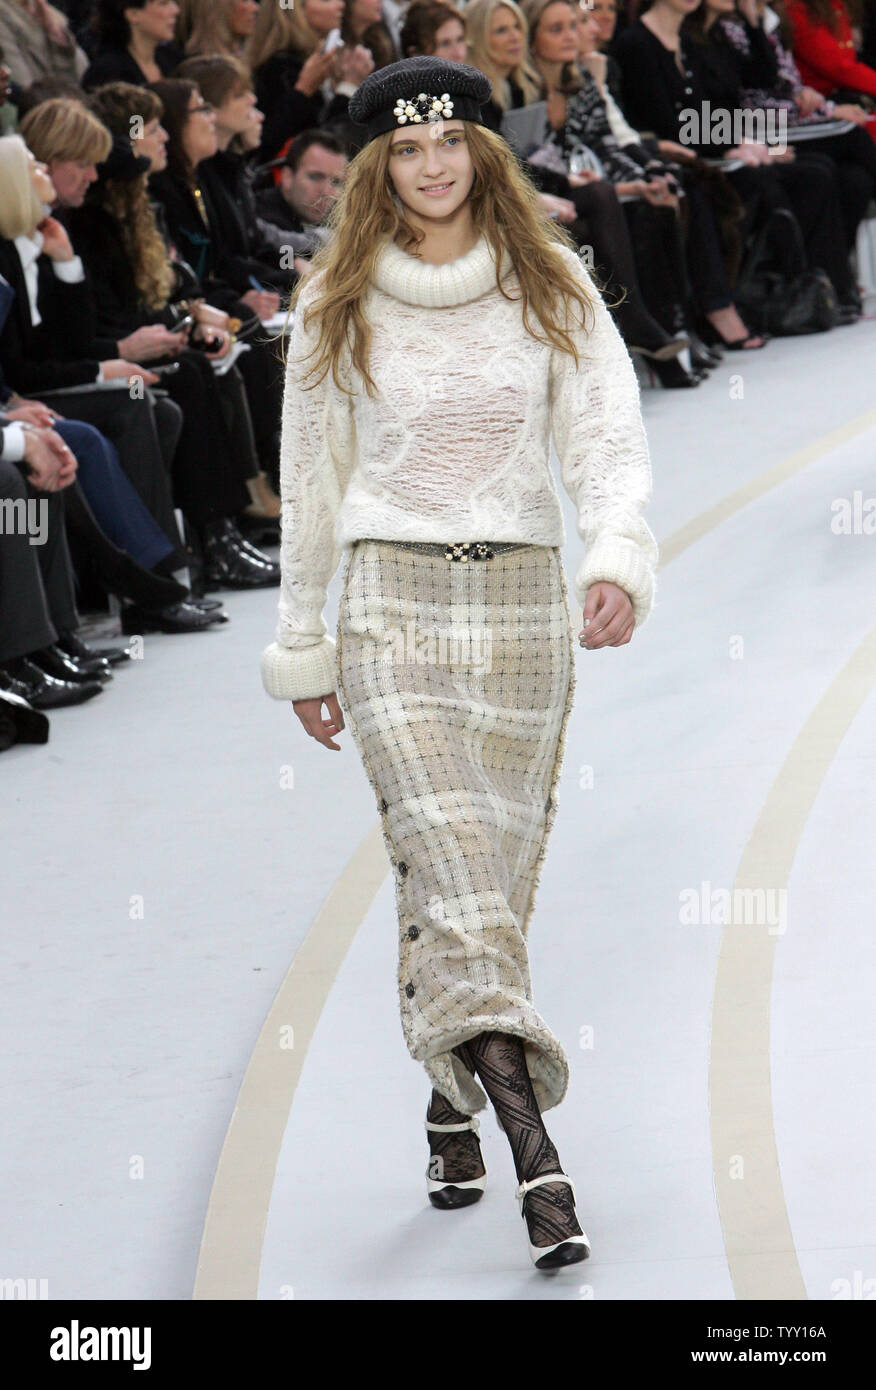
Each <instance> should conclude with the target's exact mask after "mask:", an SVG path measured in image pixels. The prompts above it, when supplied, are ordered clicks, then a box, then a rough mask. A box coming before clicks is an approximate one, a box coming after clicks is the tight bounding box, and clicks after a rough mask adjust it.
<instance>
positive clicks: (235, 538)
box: [226, 517, 276, 569]
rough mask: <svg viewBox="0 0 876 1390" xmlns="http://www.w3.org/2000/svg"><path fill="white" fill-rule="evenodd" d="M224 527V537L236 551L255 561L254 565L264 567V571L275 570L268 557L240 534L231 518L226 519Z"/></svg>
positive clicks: (273, 563) (272, 562) (274, 565)
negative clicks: (240, 551) (225, 536)
mask: <svg viewBox="0 0 876 1390" xmlns="http://www.w3.org/2000/svg"><path fill="white" fill-rule="evenodd" d="M226 525H227V530H226V535H227V536H228V537H229V538H230V540H231V542H232V544H233V545H235V546H236V547H237V549H238V550H242V551H243V552H244V554H245V555H249V556H250V557H251V558H252V559H253V560H255V562H256V564H259V565H264V566H265V568H266V569H276V564H275V562H274V561H273V560H272V559H271V557H270V555H266V554H265V552H264V551H263V550H259V548H258V546H256V545H253V543H252V541H249V540H247V538H246V536H244V535H243V534H242V533H241V531H240V530H239V528H238V527H237V526H236V525H235V523H234V521H233V520H232V519H231V517H226Z"/></svg>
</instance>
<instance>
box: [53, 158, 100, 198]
mask: <svg viewBox="0 0 876 1390" xmlns="http://www.w3.org/2000/svg"><path fill="white" fill-rule="evenodd" d="M49 174H50V175H51V179H52V183H53V184H54V185H55V197H56V200H57V202H58V203H59V204H60V206H61V207H63V208H81V207H82V204H83V203H84V202H85V195H86V193H87V192H88V190H89V188H90V187H91V185H92V184H93V183H94V182H95V181H96V179H97V167H96V165H94V164H86V163H85V161H84V160H78V159H63V160H61V159H52V160H50V161H49Z"/></svg>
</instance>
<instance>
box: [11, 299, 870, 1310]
mask: <svg viewBox="0 0 876 1390" xmlns="http://www.w3.org/2000/svg"><path fill="white" fill-rule="evenodd" d="M874 382H876V320H874V319H870V320H868V321H866V322H862V323H860V324H858V325H856V326H854V327H851V328H846V329H837V330H835V331H834V332H832V333H830V334H826V335H821V336H811V337H806V338H801V339H784V340H777V341H774V342H773V343H771V344H770V345H769V346H768V347H767V349H766V350H765V351H764V352H762V353H755V354H750V355H746V354H738V355H737V354H728V355H727V356H726V357H725V359H724V363H723V365H722V367H721V368H720V369H719V370H718V371H716V372H714V373H713V374H712V376H711V378H710V379H709V381H708V382H706V383H705V384H704V385H703V386H701V387H700V388H699V390H698V391H696V392H695V393H694V392H691V393H689V394H688V393H686V392H660V391H659V390H647V389H646V390H644V391H643V401H644V410H645V418H646V423H647V427H648V433H649V439H650V441H651V448H652V456H653V467H654V498H653V502H652V505H651V507H650V509H649V513H648V518H649V522H650V524H651V526H652V529H653V530H654V532H655V534H656V536H657V538H658V541H659V542H660V544H661V568H660V571H659V574H658V602H657V606H656V608H655V610H654V613H653V614H652V617H651V618H650V620H649V621H648V623H647V624H646V626H645V627H644V628H643V629H642V630H641V632H639V633H637V634H635V635H634V638H633V641H632V642H631V643H630V644H629V646H627V647H624V648H618V649H614V648H607V649H604V650H602V651H598V652H587V651H584V650H583V649H578V655H577V660H578V667H577V670H578V680H579V683H578V689H577V693H576V704H575V710H574V713H573V716H572V721H571V725H570V730H569V735H568V741H567V748H566V756H565V762H564V769H563V775H562V780H561V784H560V807H559V813H558V817H557V821H556V825H555V828H554V831H553V835H552V838H551V841H550V848H549V852H548V857H547V860H546V863H545V868H544V872H543V875H542V880H541V885H540V888H539V892H538V897H537V902H536V911H535V916H534V919H533V925H532V930H531V935H530V954H531V962H532V972H533V984H534V992H535V1002H536V1005H537V1007H538V1008H539V1010H540V1012H541V1013H542V1014H543V1016H544V1017H545V1018H546V1019H547V1020H548V1021H549V1023H550V1025H551V1027H552V1028H553V1030H554V1031H555V1032H556V1033H557V1035H558V1036H559V1037H560V1038H561V1039H562V1041H563V1043H564V1045H565V1047H566V1049H567V1052H568V1054H569V1057H570V1061H571V1065H572V1083H571V1086H570V1090H569V1093H568V1095H567V1097H566V1100H565V1101H564V1103H563V1104H562V1105H561V1106H560V1107H558V1108H556V1109H555V1110H553V1111H550V1112H548V1114H547V1116H546V1123H547V1126H548V1129H549V1131H550V1133H551V1136H552V1138H553V1139H554V1141H555V1142H556V1144H557V1147H558V1150H559V1153H560V1156H561V1160H562V1162H563V1166H564V1167H565V1169H566V1171H567V1172H569V1173H570V1174H571V1175H572V1176H573V1178H574V1179H575V1182H576V1185H577V1189H578V1210H579V1215H580V1217H581V1221H582V1224H583V1225H584V1227H585V1229H586V1230H587V1232H588V1234H589V1236H590V1237H591V1241H592V1245H593V1255H592V1258H591V1259H590V1260H589V1261H587V1262H586V1263H585V1264H582V1265H577V1266H574V1267H573V1268H572V1269H569V1270H565V1271H561V1272H560V1273H558V1274H557V1275H555V1276H553V1277H550V1278H545V1276H544V1275H541V1274H539V1273H538V1272H537V1271H535V1270H534V1269H533V1268H532V1266H531V1264H530V1261H529V1255H528V1251H527V1245H526V1231H525V1226H524V1223H523V1222H522V1221H521V1219H520V1216H519V1214H518V1210H517V1204H516V1202H515V1200H514V1195H513V1193H514V1186H515V1181H516V1179H515V1175H514V1170H513V1165H512V1161H511V1155H510V1151H509V1150H508V1147H507V1141H506V1140H505V1138H504V1136H503V1135H502V1133H501V1132H500V1130H499V1129H498V1127H497V1125H496V1123H495V1119H494V1117H493V1115H492V1112H491V1111H486V1112H483V1114H482V1120H483V1135H484V1139H483V1143H484V1154H485V1160H486V1164H487V1169H488V1174H489V1177H488V1183H487V1190H486V1193H485V1196H484V1199H483V1200H482V1201H481V1202H480V1203H478V1204H477V1205H476V1206H474V1207H471V1208H467V1209H463V1210H460V1211H452V1212H439V1211H436V1210H434V1209H433V1208H432V1207H431V1206H430V1205H429V1203H428V1200H427V1197H426V1188H425V1169H426V1159H427V1154H428V1146H427V1143H426V1135H425V1131H424V1127H423V1120H424V1117H425V1108H426V1103H427V1100H428V1095H429V1089H428V1083H427V1079H426V1075H425V1072H424V1071H423V1070H422V1068H421V1067H420V1066H419V1065H418V1064H417V1063H415V1062H413V1061H412V1060H411V1059H410V1057H409V1056H408V1053H407V1050H406V1048H405V1044H404V1039H403V1037H402V1032H401V1025H400V1021H399V1017H398V1005H397V998H396V980H395V969H396V958H395V952H396V939H397V923H396V918H395V907H394V885H393V880H392V877H391V875H390V872H389V864H388V860H387V858H386V854H385V851H384V847H383V841H382V838H381V836H380V833H379V827H378V817H377V813H376V810H375V806H374V799H373V795H372V793H371V790H370V787H369V786H368V783H367V781H366V777H365V773H364V771H363V769H362V766H361V764H360V762H359V759H358V755H357V753H356V750H355V747H354V745H353V744H352V741H351V738H350V735H349V733H348V732H346V733H344V734H342V735H341V737H340V742H341V744H342V752H341V753H331V752H328V751H327V750H325V749H323V748H321V747H320V746H318V745H317V744H316V743H315V742H314V741H313V740H311V739H308V738H307V737H306V736H305V734H304V732H303V730H302V729H301V727H300V725H299V724H298V721H297V720H296V719H295V716H294V714H293V712H292V709H291V706H287V705H282V704H278V703H275V702H273V701H270V700H269V699H268V697H267V696H266V695H264V694H263V692H262V688H261V682H260V678H259V656H260V652H261V649H262V647H263V646H264V645H265V644H266V643H267V642H268V641H270V640H271V638H272V636H273V630H274V625H275V613H276V599H277V593H276V590H263V591H261V592H259V593H252V594H228V595H227V596H226V597H227V607H228V611H229V612H230V613H231V615H232V621H231V623H229V624H228V625H227V626H226V627H224V628H220V629H215V630H213V631H211V632H208V633H205V634H197V635H193V636H191V637H168V636H155V637H150V638H147V639H146V647H145V656H144V659H143V660H142V661H141V662H137V663H131V665H130V666H129V667H128V668H127V669H122V670H118V671H117V674H116V677H115V680H114V681H113V682H112V683H111V684H110V686H109V687H108V689H107V690H106V691H105V692H104V693H103V694H102V695H101V696H100V697H99V698H98V699H96V700H94V701H91V702H90V703H89V704H87V705H85V706H82V707H80V708H74V709H69V710H61V711H59V712H57V713H56V714H55V715H53V716H52V729H51V739H50V742H49V744H48V745H47V746H46V747H45V748H42V749H39V748H33V747H21V748H15V749H12V750H10V751H9V752H7V753H6V754H4V755H3V757H2V760H0V798H2V806H3V812H4V817H3V818H4V822H5V825H6V827H7V828H6V829H5V830H4V836H3V845H4V848H6V849H7V850H9V849H10V848H11V849H12V850H13V853H12V855H11V856H10V861H9V862H8V863H7V864H6V866H5V870H4V873H3V894H2V897H3V934H2V942H3V969H2V988H3V1009H2V1023H0V1028H2V1035H0V1036H2V1047H3V1056H4V1067H3V1111H4V1124H3V1127H2V1129H3V1133H2V1140H0V1168H2V1172H3V1178H4V1181H3V1188H4V1197H3V1202H2V1220H0V1231H2V1234H0V1277H2V1278H4V1279H5V1278H33V1279H37V1280H40V1279H43V1280H46V1281H47V1285H46V1288H47V1293H48V1297H49V1298H50V1299H64V1298H75V1299H92V1298H96V1299H99V1298H111V1299H135V1298H146V1299H173V1300H188V1299H191V1298H193V1297H194V1298H197V1299H268V1300H276V1299H287V1298H295V1299H305V1300H306V1299H316V1298H329V1299H362V1298H379V1299H394V1300H407V1299H417V1300H418V1299H458V1298H465V1299H523V1300H530V1299H582V1298H599V1299H622V1298H632V1299H647V1300H659V1299H688V1298H692V1299H709V1298H718V1299H727V1300H734V1299H742V1300H744V1299H750V1298H771V1299H784V1298H795V1299H812V1300H822V1299H838V1298H843V1297H852V1298H854V1297H857V1298H861V1297H871V1298H872V1297H873V1296H874V1292H876V1282H868V1281H876V1185H874V1179H873V1161H872V1154H873V1147H874V1125H876V1121H874V1115H876V1103H874V1102H876V1068H874V1063H876V1010H874V1008H873V1003H872V1001H873V997H874V993H876V954H874V948H873V941H874V928H876V909H874V900H876V895H874V888H876V883H874V854H873V845H874V844H876V798H874V793H873V787H874V774H876V626H874V624H876V564H874V555H876V534H873V533H872V530H871V533H870V534H868V533H867V525H866V517H867V516H868V514H869V513H868V507H867V503H868V499H869V510H870V511H873V512H876V500H874V498H876V388H874ZM740 385H741V398H740ZM556 471H557V472H558V470H556ZM558 490H559V491H560V494H561V497H562V500H563V505H564V511H565V516H566V525H567V533H568V541H567V545H566V550H565V563H566V572H567V575H568V576H569V578H570V579H571V576H572V574H573V573H574V570H575V568H576V566H577V563H578V560H579V558H580V555H581V553H582V543H581V542H580V541H579V540H578V537H577V534H576V531H575V527H574V512H573V509H572V504H571V502H570V501H569V499H568V498H567V496H566V494H565V493H564V492H563V491H562V487H561V485H560V484H559V481H558ZM856 493H858V494H859V497H858V520H857V525H856V522H855V494H856ZM842 499H846V500H847V502H848V506H849V509H850V512H851V533H850V534H843V533H841V531H839V529H838V521H837V519H836V517H837V513H838V509H839V507H840V506H841V505H842ZM862 517H863V518H864V524H861V519H862ZM869 524H870V528H872V529H876V518H874V520H872V521H871V522H870V523H869ZM339 590H340V571H339V572H338V575H337V576H336V577H335V580H334V582H333V585H332V588H331V592H330V603H329V608H328V610H327V614H326V616H327V620H328V622H329V626H330V630H332V631H333V630H334V622H335V619H336V615H337V600H338V595H339ZM576 618H580V613H578V612H577V611H576ZM576 631H577V628H576ZM742 890H751V893H750V894H749V895H748V897H747V899H746V897H745V896H744V894H743V891H742ZM722 892H724V893H725V894H726V895H727V897H729V898H730V899H731V901H732V902H733V903H734V904H736V912H735V918H734V917H732V916H731V917H730V920H729V921H728V922H727V923H726V924H725V923H724V921H723V919H722V915H721V901H720V900H721V893H722ZM745 901H747V902H748V903H749V905H750V904H752V903H753V904H754V912H753V918H752V917H748V918H746V917H745V916H744V909H743V907H742V906H741V904H743V903H744V902H745ZM686 903H693V907H692V910H691V911H690V912H689V914H688V916H687V917H686V918H685V917H684V904H686ZM683 919H684V920H683Z"/></svg>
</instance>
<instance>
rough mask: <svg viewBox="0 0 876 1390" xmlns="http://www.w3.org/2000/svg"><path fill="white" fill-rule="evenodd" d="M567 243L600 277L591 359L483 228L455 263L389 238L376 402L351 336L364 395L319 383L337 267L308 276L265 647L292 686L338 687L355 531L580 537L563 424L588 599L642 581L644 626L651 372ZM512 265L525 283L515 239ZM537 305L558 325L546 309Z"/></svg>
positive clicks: (291, 386) (650, 567)
mask: <svg viewBox="0 0 876 1390" xmlns="http://www.w3.org/2000/svg"><path fill="white" fill-rule="evenodd" d="M561 252H562V254H563V256H564V257H565V259H566V260H567V262H568V264H569V266H570V268H571V269H573V271H574V273H575V274H576V275H577V277H578V279H579V280H581V282H582V283H583V284H585V285H586V286H587V287H588V288H589V289H590V292H591V298H592V300H593V303H594V309H595V315H596V323H595V326H594V328H593V329H592V330H590V331H588V330H587V329H586V328H583V327H581V328H578V329H576V330H574V332H575V340H576V345H577V346H578V348H579V353H580V365H579V366H578V367H577V368H576V365H575V359H574V358H573V357H572V356H571V355H570V354H569V353H565V352H561V351H560V350H559V349H558V348H554V347H553V346H552V345H551V344H550V343H547V342H546V343H541V342H538V341H537V340H536V339H535V338H534V337H533V336H532V335H531V334H530V333H528V332H527V331H526V329H525V328H524V325H523V317H522V312H521V307H520V302H519V300H516V299H514V300H510V301H509V300H507V299H505V298H504V296H503V295H502V294H501V292H500V291H499V289H498V287H497V284H496V266H495V263H494V261H493V257H492V253H491V251H490V247H489V244H488V243H487V241H486V240H485V238H484V237H483V236H481V237H480V239H479V240H478V242H477V243H476V245H475V246H474V247H473V249H472V250H471V251H469V252H468V253H467V254H466V255H464V256H462V257H460V258H459V259H458V260H455V261H450V262H447V263H446V264H444V265H427V264H424V263H423V262H421V261H420V260H419V259H418V258H417V257H415V256H412V255H410V254H409V253H408V252H406V251H403V250H402V249H401V248H400V247H399V246H397V245H396V244H395V242H392V241H390V240H389V239H387V241H386V242H385V243H384V245H383V248H382V249H381V252H380V256H379V260H378V264H377V267H376V271H375V275H374V277H373V280H372V283H371V284H370V286H369V288H368V291H367V292H366V295H365V300H364V304H363V308H364V311H365V313H366V314H367V316H368V320H369V322H370V324H371V325H372V348H371V358H370V363H369V365H370V369H371V373H372V376H373V377H374V380H375V382H376V384H377V386H378V388H379V392H380V394H379V397H378V398H376V399H372V398H371V397H370V396H368V395H367V393H366V392H365V387H364V383H363V382H362V381H361V379H359V378H358V376H356V379H355V380H354V379H353V374H352V363H351V358H350V353H349V349H346V350H345V353H344V356H343V358H342V363H341V367H342V370H341V379H342V381H343V383H344V385H345V386H347V387H352V389H353V390H354V391H355V392H356V393H357V394H356V396H355V398H354V399H353V400H351V399H350V398H349V397H348V396H346V395H345V394H344V393H343V392H342V391H341V390H339V389H338V387H337V386H336V385H335V383H334V381H333V379H332V375H331V372H329V373H327V375H326V376H325V378H324V379H323V381H322V382H320V384H319V386H317V387H316V388H315V389H311V390H308V389H301V387H300V385H299V382H300V380H301V378H302V377H303V376H304V375H305V374H306V372H307V370H308V367H309V366H311V365H312V363H313V361H315V358H314V359H311V360H310V361H308V360H307V359H308V354H309V353H310V352H311V351H312V350H313V349H314V348H315V347H316V345H317V341H318V331H319V330H318V324H317V323H316V321H314V322H313V323H312V324H311V325H310V328H309V329H308V331H307V332H305V329H304V326H303V318H304V315H303V308H304V307H305V306H306V305H307V304H308V303H309V302H310V301H311V299H312V298H313V297H318V295H319V281H320V278H321V273H319V272H317V273H315V274H314V275H313V278H312V280H311V281H310V282H308V284H307V285H306V286H305V287H304V289H303V290H302V293H301V296H300V299H299V308H300V309H301V310H302V312H296V314H295V321H294V324H293V328H292V334H291V341H290V345H289V358H288V362H289V365H288V372H287V381H286V392H285V398H284V406H283V434H282V456H281V473H280V494H281V498H282V503H283V513H282V547H281V565H282V572H283V582H282V586H281V589H280V597H279V615H280V618H279V624H278V627H277V632H276V641H275V642H273V643H272V644H271V645H270V646H269V647H267V648H266V650H265V652H264V653H263V656H262V679H263V682H264V686H265V689H266V690H267V692H268V694H269V695H271V696H273V697H274V698H275V699H286V700H289V699H291V700H298V699H307V698H314V697H317V696H322V695H327V694H329V693H331V692H332V691H334V690H336V688H337V678H336V670H335V650H334V649H335V644H334V641H333V640H332V638H331V637H329V635H328V629H327V626H326V623H325V620H324V618H323V616H322V614H323V609H324V608H325V603H326V594H327V589H328V585H329V582H330V581H331V578H332V576H333V575H334V573H335V571H336V570H337V567H338V564H339V562H340V558H341V554H342V552H343V550H344V549H345V547H348V546H349V545H350V544H351V543H352V541H354V540H356V539H359V538H363V537H373V538H377V539H381V540H417V541H437V542H445V543H446V542H449V541H462V540H492V541H525V542H528V543H530V544H532V545H545V546H553V545H559V546H562V545H564V544H565V542H566V531H565V525H564V521H563V514H562V508H561V505H560V499H559V496H558V494H557V490H556V487H555V485H554V479H553V475H552V472H551V468H550V441H551V434H553V439H554V443H555V446H556V450H557V454H558V457H559V459H560V465H561V476H562V481H563V485H564V487H565V489H566V491H567V492H568V494H569V496H570V497H571V499H572V501H573V502H574V503H575V506H576V509H577V514H578V533H579V535H580V536H581V539H582V540H583V541H584V544H585V555H584V559H583V561H582V562H581V564H580V566H579V568H578V571H577V573H576V575H575V594H576V597H577V599H578V602H579V603H580V604H581V605H582V607H583V605H584V602H585V599H586V595H587V590H588V588H589V587H590V586H591V585H592V584H594V583H596V582H597V581H599V580H610V581H611V582H612V583H615V584H618V585H619V586H620V587H621V588H622V589H624V590H625V591H626V592H627V593H628V594H629V596H630V599H631V601H632V604H633V608H634V612H635V617H636V623H637V625H641V624H642V623H643V622H644V621H645V619H646V618H647V616H648V614H649V612H650V611H651V608H652V605H653V599H654V573H655V569H656V564H657V545H656V542H655V540H654V537H653V535H652V534H651V531H650V529H649V527H648V525H647V523H646V522H645V520H644V517H643V510H644V508H645V507H646V506H647V503H648V501H649V499H650V495H651V464H650V458H649V453H648V445H647V440H646V437H645V429H644V425H643V423H642V416H641V409H640V402H639V388H638V382H637V380H636V375H635V371H634V368H633V364H632V361H631V360H630V357H629V354H628V353H627V350H626V347H625V346H624V343H623V340H622V339H621V337H620V334H619V333H618V330H617V328H616V327H615V325H614V321H613V320H612V318H611V315H610V314H609V312H608V310H607V309H606V308H605V306H604V304H603V302H602V300H601V298H600V296H599V293H598V291H597V290H596V288H595V286H594V285H593V282H592V281H591V279H590V277H589V274H588V272H587V269H586V267H585V266H584V264H583V262H582V261H581V260H580V258H579V257H578V256H576V255H575V254H574V252H572V251H570V250H568V249H566V248H565V247H563V248H561ZM501 275H502V282H503V285H504V288H505V289H506V291H507V292H510V293H512V294H514V293H516V292H517V288H518V287H517V277H516V275H515V273H514V269H513V266H512V264H511V261H510V257H509V256H508V253H507V251H505V252H504V253H503V256H502V263H501ZM530 320H531V321H532V322H533V325H534V327H535V328H536V331H539V332H541V331H542V330H541V328H540V325H539V324H538V322H537V320H534V319H533V315H532V313H531V311H530ZM448 563H452V562H450V561H448ZM485 563H489V562H485Z"/></svg>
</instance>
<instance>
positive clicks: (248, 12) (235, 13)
mask: <svg viewBox="0 0 876 1390" xmlns="http://www.w3.org/2000/svg"><path fill="white" fill-rule="evenodd" d="M258 12H259V4H258V0H234V3H233V5H232V6H231V10H230V12H229V15H228V27H229V28H230V30H231V32H232V34H233V35H234V37H235V38H236V39H248V38H249V36H250V34H251V33H252V31H253V29H254V28H255V22H256V15H257V14H258Z"/></svg>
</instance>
